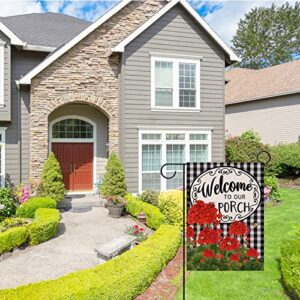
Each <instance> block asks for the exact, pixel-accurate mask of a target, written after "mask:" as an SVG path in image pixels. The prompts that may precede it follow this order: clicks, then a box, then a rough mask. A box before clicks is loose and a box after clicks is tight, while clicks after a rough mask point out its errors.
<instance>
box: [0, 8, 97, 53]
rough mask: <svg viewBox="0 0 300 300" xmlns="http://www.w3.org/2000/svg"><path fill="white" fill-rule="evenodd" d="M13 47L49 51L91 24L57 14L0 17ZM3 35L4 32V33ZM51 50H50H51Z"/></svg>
mask: <svg viewBox="0 0 300 300" xmlns="http://www.w3.org/2000/svg"><path fill="white" fill-rule="evenodd" d="M0 22H1V23H2V28H1V27H0V30H1V29H3V32H4V31H5V30H6V32H7V35H8V37H10V38H11V43H12V44H13V45H15V44H16V45H19V46H20V45H22V46H25V48H26V46H27V47H28V45H30V46H36V47H37V46H39V47H45V49H46V48H47V47H48V48H49V51H52V50H54V49H55V48H57V47H59V46H61V45H62V44H64V43H66V42H68V41H69V40H71V39H72V38H74V37H75V36H76V35H78V34H79V33H80V32H81V31H82V30H84V29H85V28H86V27H87V26H89V25H90V24H91V23H90V22H87V21H85V20H81V19H78V18H75V17H71V16H68V15H64V14H59V13H32V14H25V15H17V16H10V17H0ZM4 34H5V32H4ZM51 49H52V50H51Z"/></svg>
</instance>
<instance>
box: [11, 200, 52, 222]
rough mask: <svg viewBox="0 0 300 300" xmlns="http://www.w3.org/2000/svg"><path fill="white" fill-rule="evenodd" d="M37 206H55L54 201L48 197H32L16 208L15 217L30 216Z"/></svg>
mask: <svg viewBox="0 0 300 300" xmlns="http://www.w3.org/2000/svg"><path fill="white" fill-rule="evenodd" d="M39 208H56V201H55V200H54V199H52V198H50V197H32V198H30V199H29V200H28V201H27V202H25V203H24V204H22V205H20V206H19V207H18V209H17V213H16V215H17V217H21V218H31V219H33V218H34V216H35V211H36V210H37V209H39Z"/></svg>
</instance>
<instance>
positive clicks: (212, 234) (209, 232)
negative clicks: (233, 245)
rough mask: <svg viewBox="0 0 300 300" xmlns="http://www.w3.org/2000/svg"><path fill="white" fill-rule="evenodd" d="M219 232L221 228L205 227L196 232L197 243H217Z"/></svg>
mask: <svg viewBox="0 0 300 300" xmlns="http://www.w3.org/2000/svg"><path fill="white" fill-rule="evenodd" d="M221 234H222V230H221V229H212V228H208V227H205V228H204V229H203V230H201V232H200V233H199V234H198V240H197V243H198V244H199V245H209V244H218V242H219V241H220V240H221V239H222V237H221Z"/></svg>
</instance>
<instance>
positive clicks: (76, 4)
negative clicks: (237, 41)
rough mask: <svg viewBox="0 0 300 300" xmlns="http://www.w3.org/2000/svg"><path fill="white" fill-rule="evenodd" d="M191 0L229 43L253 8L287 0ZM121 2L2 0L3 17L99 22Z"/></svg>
mask: <svg viewBox="0 0 300 300" xmlns="http://www.w3.org/2000/svg"><path fill="white" fill-rule="evenodd" d="M188 1H189V2H190V4H191V5H192V6H193V7H194V9H195V10H196V11H197V12H198V13H199V14H200V15H201V16H202V17H203V18H204V19H205V20H206V22H207V23H208V24H209V25H210V26H211V27H212V28H213V29H214V30H215V31H216V32H217V33H218V35H219V36H221V38H223V40H224V41H225V42H226V43H227V44H228V45H231V39H232V37H233V35H234V34H235V32H236V29H237V25H238V22H239V20H240V18H243V17H244V15H245V13H246V12H248V11H250V10H251V8H254V7H258V6H264V7H269V6H271V5H272V3H273V2H275V3H276V4H278V5H281V4H282V3H284V2H285V1H278V0H277V1H268V0H265V1H264V0H260V1H249V0H240V1H229V0H224V1H222V0H220V1H201V0H188ZM117 2H118V1H115V0H101V1H86V0H75V1H68V0H0V16H11V15H18V14H25V13H34V12H56V13H57V12H58V13H64V14H67V15H71V16H74V17H78V18H81V19H85V20H88V21H95V20H96V19H97V18H99V17H100V16H101V15H103V14H104V13H105V12H106V11H107V10H108V9H109V8H111V7H112V6H114V5H116V3H117Z"/></svg>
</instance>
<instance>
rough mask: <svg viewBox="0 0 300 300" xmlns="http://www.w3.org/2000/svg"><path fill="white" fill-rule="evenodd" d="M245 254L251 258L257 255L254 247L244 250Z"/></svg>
mask: <svg viewBox="0 0 300 300" xmlns="http://www.w3.org/2000/svg"><path fill="white" fill-rule="evenodd" d="M246 256H248V257H251V258H257V257H258V256H259V254H258V251H257V250H256V249H254V248H250V249H248V251H247V252H246Z"/></svg>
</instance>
